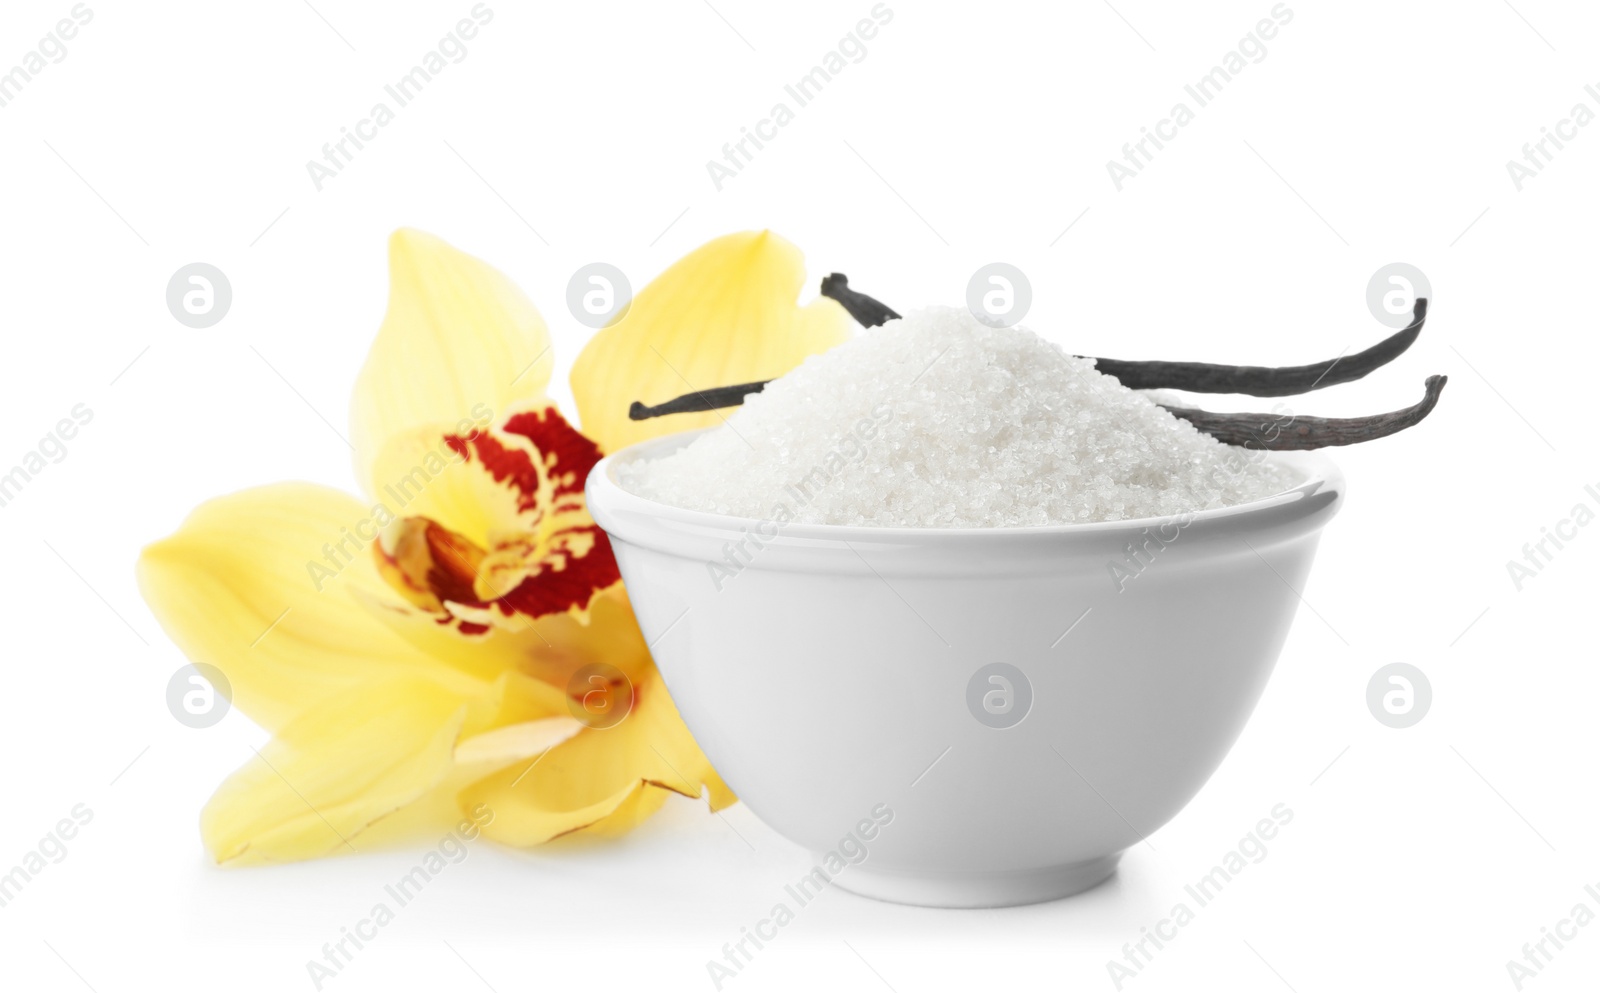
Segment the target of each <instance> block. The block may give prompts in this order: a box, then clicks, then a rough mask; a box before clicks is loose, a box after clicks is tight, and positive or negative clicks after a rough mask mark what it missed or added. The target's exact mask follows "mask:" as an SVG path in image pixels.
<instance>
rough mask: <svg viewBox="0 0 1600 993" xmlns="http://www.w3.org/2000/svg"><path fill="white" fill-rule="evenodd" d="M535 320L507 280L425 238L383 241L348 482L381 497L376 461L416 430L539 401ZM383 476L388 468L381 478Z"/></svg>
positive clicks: (542, 355)
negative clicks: (385, 302)
mask: <svg viewBox="0 0 1600 993" xmlns="http://www.w3.org/2000/svg"><path fill="white" fill-rule="evenodd" d="M553 364H554V362H553V359H552V357H551V355H550V336H549V333H548V332H547V330H546V329H545V324H544V320H543V318H541V317H540V316H539V312H538V311H537V310H535V309H534V307H533V304H531V303H529V302H528V298H527V297H525V296H524V295H523V294H522V291H521V290H519V289H517V287H516V285H515V284H513V283H512V282H511V281H510V280H509V279H507V278H506V277H505V276H504V275H502V274H501V273H500V272H498V271H497V270H495V269H493V268H492V267H490V266H488V265H486V264H485V263H483V262H481V261H479V260H478V259H475V258H473V257H472V256H470V255H467V254H466V253H464V252H461V251H458V250H457V249H455V248H452V247H450V246H449V245H448V244H446V243H445V242H443V241H441V240H440V239H438V238H435V237H433V236H432V235H428V234H424V233H422V232H420V231H411V230H404V229H402V230H400V231H396V232H395V233H394V236H393V237H391V238H390V239H389V310H388V312H387V313H386V314H385V315H384V318H383V327H382V328H380V329H379V331H378V337H377V340H376V341H374V342H373V344H372V351H371V352H370V353H369V354H368V355H367V362H366V365H365V366H363V367H362V370H361V375H360V377H359V378H358V379H357V380H356V388H355V395H354V397H353V398H352V402H351V412H350V420H351V426H350V430H351V432H352V440H353V442H354V444H355V446H356V465H357V475H358V477H359V478H360V480H361V481H362V484H363V485H364V486H366V487H367V492H368V493H369V494H371V495H372V496H374V497H375V498H378V499H381V498H382V497H381V490H382V487H383V485H384V483H386V482H389V481H390V480H387V479H384V478H383V477H382V476H381V475H380V474H379V473H378V472H377V470H376V463H377V462H378V460H379V458H380V456H382V455H383V454H384V448H385V445H386V443H387V442H388V440H389V439H390V438H391V437H393V436H395V435H400V434H404V433H406V432H411V431H414V430H416V429H418V428H423V427H428V426H438V425H452V426H453V425H458V424H461V423H462V422H463V421H465V422H466V423H467V424H468V425H470V424H471V423H473V422H478V423H487V421H488V420H489V419H490V418H491V417H499V416H502V415H504V414H505V413H506V412H507V411H508V410H510V409H511V407H512V406H513V405H514V404H516V403H517V402H518V401H523V400H530V399H537V398H539V397H542V396H543V395H544V390H545V386H546V385H547V384H548V383H549V381H550V370H551V368H552V367H553ZM385 471H387V469H386V470H385Z"/></svg>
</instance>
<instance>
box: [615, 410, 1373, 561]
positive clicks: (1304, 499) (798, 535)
mask: <svg viewBox="0 0 1600 993" xmlns="http://www.w3.org/2000/svg"><path fill="white" fill-rule="evenodd" d="M709 430H712V428H698V429H694V430H689V431H679V432H675V433H673V434H668V435H660V436H657V437H655V438H649V439H646V440H644V441H640V442H635V443H633V444H631V445H627V446H625V447H623V448H620V449H618V450H617V451H615V452H612V453H611V454H609V455H607V456H605V457H604V458H602V459H601V460H600V461H599V462H597V463H596V464H595V466H594V468H593V469H591V470H590V472H589V477H588V480H587V482H586V485H585V498H586V502H587V504H588V506H589V512H590V514H591V515H592V516H594V517H595V518H596V522H597V523H599V524H600V526H601V528H602V529H604V530H606V531H607V532H610V531H612V527H611V526H609V525H608V521H607V520H601V518H602V517H604V518H607V519H612V514H613V513H615V514H617V515H618V516H619V517H634V518H637V517H649V518H654V519H657V520H668V521H672V522H673V523H675V524H678V525H681V526H684V527H686V528H690V529H694V530H699V531H708V532H722V533H738V532H740V531H747V530H757V529H758V527H759V526H760V525H763V524H768V523H772V518H756V517H739V516H735V515H732V514H718V513H714V512H712V511H706V510H692V509H689V508H686V507H678V506H674V505H672V504H669V503H662V502H660V501H658V500H652V499H650V498H649V497H645V496H640V495H639V494H637V493H634V492H632V491H631V490H628V489H626V488H624V487H623V486H622V484H621V483H620V482H618V481H617V478H616V471H617V468H618V466H620V465H622V464H623V463H625V462H631V461H635V460H637V459H639V458H643V457H647V456H651V455H663V454H667V453H668V451H670V450H676V449H677V448H681V447H683V446H684V445H687V444H689V443H690V442H691V441H693V440H694V439H695V438H696V437H698V436H699V435H701V434H703V433H705V432H706V431H709ZM1261 454H1262V455H1263V456H1264V457H1265V458H1268V459H1270V460H1273V461H1277V462H1280V463H1282V464H1285V465H1287V466H1288V467H1289V468H1291V469H1292V470H1294V471H1295V472H1297V473H1299V474H1300V477H1301V479H1300V482H1299V483H1297V484H1295V485H1294V486H1292V487H1290V488H1289V489H1286V490H1283V491H1281V492H1279V493H1275V494H1273V495H1271V496H1268V497H1263V498H1262V499H1260V500H1253V501H1250V502H1249V503H1241V504H1234V505H1232V506H1228V507H1215V508H1211V509H1209V510H1197V511H1193V512H1183V513H1178V514H1166V515H1162V516H1157V517H1136V518H1128V519H1126V520H1120V521H1086V522H1083V523H1074V524H1041V525H1026V526H1021V527H959V528H938V527H897V526H892V525H863V524H799V523H794V524H784V525H781V526H780V527H779V530H778V533H777V534H776V535H773V536H771V537H768V538H767V540H766V542H765V543H767V544H770V543H772V542H773V541H777V542H780V543H782V542H785V539H787V540H789V541H793V542H797V543H808V544H809V543H813V542H818V541H826V542H840V541H843V542H851V541H862V542H890V543H897V544H898V543H901V542H917V543H925V542H929V541H942V540H948V541H952V542H962V541H980V540H993V539H995V538H996V537H1005V538H1020V539H1027V538H1045V537H1059V536H1068V535H1083V536H1092V535H1098V536H1115V535H1119V534H1125V533H1138V532H1141V531H1144V530H1146V529H1148V528H1159V527H1163V526H1165V525H1167V524H1169V523H1170V522H1172V521H1174V520H1176V519H1178V518H1180V517H1185V516H1186V517H1188V518H1189V521H1188V524H1187V525H1186V526H1193V525H1197V524H1198V525H1202V528H1201V530H1207V529H1209V528H1211V527H1218V526H1221V527H1229V526H1240V525H1245V526H1248V525H1250V524H1255V523H1259V524H1261V525H1263V526H1265V525H1268V524H1270V523H1280V522H1282V521H1283V520H1284V519H1285V518H1292V517H1297V516H1301V514H1302V513H1303V514H1304V515H1305V516H1311V515H1314V514H1315V513H1317V512H1318V511H1319V510H1322V509H1323V508H1325V507H1327V506H1328V505H1329V504H1333V503H1338V502H1340V499H1341V498H1342V497H1343V495H1344V492H1345V477H1344V473H1343V472H1341V471H1340V470H1339V467H1338V465H1337V464H1335V463H1334V461H1333V460H1332V459H1330V458H1328V456H1326V455H1325V454H1323V453H1322V452H1321V451H1320V450H1317V451H1305V452H1262V453H1261ZM1313 498H1317V499H1313ZM597 508H598V509H599V513H596V509H597ZM760 533H762V534H765V532H760Z"/></svg>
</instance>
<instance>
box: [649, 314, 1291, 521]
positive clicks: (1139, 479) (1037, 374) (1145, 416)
mask: <svg viewBox="0 0 1600 993" xmlns="http://www.w3.org/2000/svg"><path fill="white" fill-rule="evenodd" d="M717 385H720V384H717ZM724 414H725V417H726V420H725V422H724V423H723V424H721V425H719V426H717V427H715V428H712V429H710V430H708V431H706V432H705V433H704V434H702V435H700V436H699V437H697V438H696V439H695V440H694V441H693V442H691V443H690V444H688V445H686V446H685V447H683V448H681V449H679V450H678V451H676V452H673V453H671V454H669V455H665V456H662V457H659V458H656V459H653V460H636V461H633V462H630V463H624V464H622V465H620V466H619V475H618V479H619V481H620V482H621V484H622V486H623V488H624V489H627V490H629V491H630V492H633V493H636V494H638V495H640V496H643V497H646V498H648V499H651V500H656V501H659V502H661V503H665V504H670V505H672V506H676V507H683V508H687V509H690V510H703V511H710V512H712V513H718V514H730V515H733V516H736V517H748V518H755V519H758V520H760V519H767V520H777V521H779V522H780V523H790V522H793V523H807V524H849V525H873V526H886V527H932V528H958V527H1027V526H1037V525H1050V524H1074V523H1084V522H1090V521H1119V520H1128V519H1132V518H1142V517H1164V516H1171V515H1177V514H1183V513H1187V512H1192V511H1198V510H1206V509H1210V508H1214V507H1226V506H1231V505H1234V504H1240V503H1248V502H1250V501H1253V500H1259V499H1262V498H1265V497H1268V496H1271V495H1273V494H1276V493H1281V492H1283V491H1284V490H1286V489H1289V488H1291V487H1292V486H1294V485H1295V484H1296V483H1297V482H1298V481H1299V474H1298V473H1296V472H1294V471H1293V470H1292V469H1290V468H1288V467H1287V466H1286V465H1284V464H1283V462H1282V461H1281V460H1279V459H1276V458H1273V457H1269V456H1267V455H1266V454H1265V453H1262V452H1256V451H1247V450H1244V449H1240V448H1235V447H1232V446H1229V445H1224V444H1223V443H1222V442H1219V441H1217V440H1216V439H1214V438H1212V437H1211V436H1209V435H1205V434H1201V433H1200V432H1199V431H1197V430H1196V429H1195V428H1194V427H1192V426H1191V425H1190V424H1189V423H1188V422H1187V421H1184V420H1181V419H1179V418H1177V417H1174V416H1173V415H1172V414H1170V413H1168V412H1167V411H1165V410H1163V409H1162V408H1161V407H1159V406H1157V405H1156V402H1155V400H1153V399H1152V398H1151V397H1150V396H1148V395H1146V394H1144V393H1141V392H1139V391H1136V390H1130V389H1127V388H1125V387H1124V386H1122V384H1121V383H1119V382H1117V380H1116V379H1114V378H1112V377H1111V376H1107V375H1104V374H1102V373H1100V372H1098V371H1096V369H1095V366H1094V362H1093V361H1092V360H1089V359H1082V358H1074V357H1072V356H1071V355H1069V354H1067V353H1066V352H1064V351H1063V350H1062V349H1061V348H1060V347H1058V346H1056V345H1054V344H1051V343H1050V342H1048V341H1045V340H1044V339H1043V338H1040V337H1039V336H1038V335H1037V334H1034V333H1033V332H1032V331H1029V330H1027V329H1025V328H1021V327H1012V328H993V327H989V326H987V325H985V324H983V323H981V322H979V321H978V320H977V319H976V318H974V317H973V316H972V315H971V314H970V313H968V312H967V311H966V310H965V309H963V308H956V307H930V308H927V309H924V310H920V311H916V312H913V313H911V314H909V315H907V316H906V317H904V318H903V319H901V320H896V321H891V322H889V323H888V324H885V325H883V326H882V327H879V328H873V329H869V330H867V331H865V332H863V333H862V334H860V335H858V336H857V337H855V338H853V339H851V340H850V341H847V342H845V343H844V344H842V345H839V346H838V347H836V348H834V349H833V350H831V351H829V352H826V353H825V354H822V355H817V356H813V357H812V358H809V359H807V360H806V361H805V363H804V364H802V365H801V366H799V367H798V368H796V369H794V370H793V371H791V372H790V373H789V374H788V375H786V376H783V377H782V378H780V379H777V380H775V381H773V382H771V383H769V384H768V385H767V388H766V390H765V391H764V392H762V393H759V394H756V395H753V396H750V397H747V398H746V399H745V402H744V406H742V407H737V408H732V409H730V410H728V411H725V412H724Z"/></svg>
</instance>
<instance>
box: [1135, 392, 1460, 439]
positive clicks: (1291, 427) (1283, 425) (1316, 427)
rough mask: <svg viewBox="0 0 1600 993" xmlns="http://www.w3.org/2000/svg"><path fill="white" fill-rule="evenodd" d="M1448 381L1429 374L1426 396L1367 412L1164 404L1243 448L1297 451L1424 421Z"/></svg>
mask: <svg viewBox="0 0 1600 993" xmlns="http://www.w3.org/2000/svg"><path fill="white" fill-rule="evenodd" d="M1447 381H1448V379H1447V377H1445V376H1429V377H1428V380H1427V383H1426V385H1425V387H1424V394H1423V397H1422V400H1421V401H1420V402H1418V403H1417V404H1415V405H1413V406H1410V407H1405V408H1402V409H1400V410H1393V411H1390V412H1389V413H1387V414H1369V415H1367V416H1365V417H1301V416H1298V415H1295V414H1284V415H1279V414H1219V413H1216V412H1215V411H1210V410H1196V409H1194V408H1192V407H1169V406H1167V405H1166V404H1162V405H1161V407H1162V409H1163V410H1166V411H1167V412H1169V413H1171V414H1172V415H1173V416H1175V417H1181V418H1183V419H1184V420H1186V421H1188V422H1189V423H1190V424H1193V425H1194V426H1195V427H1196V428H1198V429H1199V430H1200V431H1202V432H1204V433H1205V434H1209V435H1211V436H1212V437H1213V438H1216V439H1217V440H1218V441H1221V442H1224V443H1226V444H1229V445H1238V446H1239V447H1240V448H1259V449H1266V450H1269V451H1275V452H1290V451H1294V452H1298V451H1307V450H1309V449H1313V448H1328V447H1331V446H1334V445H1357V444H1360V443H1361V442H1363V441H1372V440H1374V439H1377V438H1386V437H1388V436H1389V435H1391V434H1395V433H1397V432H1400V431H1404V430H1405V429H1406V428H1409V427H1412V426H1414V425H1416V424H1418V423H1420V422H1421V421H1422V419H1423V418H1424V417H1427V416H1428V414H1430V413H1431V412H1432V411H1433V408H1434V405H1436V404H1437V403H1438V402H1439V394H1440V393H1442V392H1443V391H1444V384H1445V383H1446V382H1447Z"/></svg>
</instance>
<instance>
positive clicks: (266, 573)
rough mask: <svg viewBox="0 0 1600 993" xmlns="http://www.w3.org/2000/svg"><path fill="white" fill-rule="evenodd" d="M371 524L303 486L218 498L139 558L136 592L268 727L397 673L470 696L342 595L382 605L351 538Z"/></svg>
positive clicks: (342, 500) (334, 494)
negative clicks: (425, 676)
mask: <svg viewBox="0 0 1600 993" xmlns="http://www.w3.org/2000/svg"><path fill="white" fill-rule="evenodd" d="M370 516H371V511H370V510H369V509H368V508H366V507H364V506H363V505H362V504H361V503H360V502H359V501H357V500H356V499H355V498H353V497H350V496H347V495H346V494H343V493H340V492H339V491H337V490H333V489H328V488H326V487H322V486H313V485H311V484H309V483H280V484H277V485H274V486H264V487H260V488H257V489H252V490H246V491H244V492H242V493H235V494H233V495H231V496H225V497H220V498H218V499H216V500H212V501H209V502H207V503H205V504H202V505H201V506H200V507H198V508H197V509H196V510H195V511H194V512H193V513H192V514H190V515H189V518H188V520H186V521H184V523H183V526H182V527H180V528H179V529H178V531H177V533H175V534H173V535H172V536H171V537H169V538H166V539H164V540H162V541H158V542H156V543H155V544H153V545H151V546H149V547H148V548H146V549H145V550H144V553H143V554H142V555H141V556H140V558H139V567H138V571H139V588H140V590H141V591H142V592H143V594H144V598H145V600H146V602H148V603H149V605H150V609H151V610H152V611H153V612H154V613H155V615H156V617H157V619H159V620H160V621H161V625H162V627H164V628H165V629H166V631H167V634H168V635H169V636H170V637H171V638H172V640H173V641H174V642H175V643H176V644H177V645H178V647H179V648H180V649H182V650H183V653H184V654H185V655H187V656H188V657H189V658H190V660H191V661H194V662H205V663H209V664H211V665H214V666H216V667H217V668H219V669H221V670H222V671H223V674H224V675H226V676H227V677H228V681H229V682H230V683H231V684H232V687H233V703H234V705H235V706H236V707H238V708H239V709H240V710H241V711H242V712H244V713H245V714H246V715H248V716H249V717H250V718H252V719H253V720H255V721H256V722H257V723H258V724H261V725H262V726H263V727H265V728H267V729H268V730H275V729H277V728H279V727H282V726H284V725H285V724H287V723H288V722H289V721H290V720H291V719H292V718H293V717H294V716H295V715H296V714H298V713H300V712H301V711H303V710H305V709H306V708H307V707H309V706H312V705H313V704H315V703H317V702H318V701H320V700H323V699H325V698H327V697H328V696H330V695H332V694H336V693H338V692H340V691H342V690H344V689H347V688H349V687H353V686H359V685H361V684H363V683H367V682H371V681H374V680H378V679H386V678H390V677H393V676H395V675H396V674H403V673H406V672H408V671H411V672H416V671H431V670H440V671H441V672H445V673H446V674H447V675H448V677H449V678H453V679H456V680H459V681H463V682H460V683H459V685H460V686H461V689H462V690H463V692H465V691H467V690H469V689H470V684H469V683H468V682H465V680H467V677H466V676H465V675H464V674H462V673H460V672H459V671H456V670H447V669H445V667H443V666H441V665H440V664H439V663H438V662H436V661H434V660H433V659H432V658H430V657H429V656H428V655H427V654H426V653H425V652H423V651H422V650H420V649H419V648H417V647H416V646H415V645H413V644H412V643H410V642H408V641H407V640H406V639H405V638H403V637H401V636H400V635H399V634H398V633H397V632H395V631H394V630H393V629H392V628H391V627H390V626H389V625H388V624H385V623H384V622H383V621H381V620H380V619H379V618H378V617H377V616H375V615H374V614H373V613H371V612H369V611H368V610H367V609H366V608H364V607H363V606H362V605H361V604H360V603H359V602H358V601H357V600H356V599H355V598H353V597H352V595H351V594H352V592H356V591H359V592H360V593H361V594H362V596H363V597H364V598H366V599H368V600H371V599H374V598H377V597H380V596H382V597H386V598H388V599H391V600H392V599H393V596H392V594H390V593H389V592H388V588H387V586H386V585H385V584H384V583H383V581H382V580H381V579H380V578H379V577H378V574H377V571H376V569H375V568H374V566H373V559H372V554H371V551H370V549H368V548H367V547H366V545H365V544H363V543H361V542H360V541H359V539H358V537H350V536H352V535H359V533H362V532H367V531H368V528H367V527H366V526H365V525H363V523H362V522H369V523H370ZM370 533H376V532H370ZM341 542H343V547H342V548H340V547H336V546H339V545H340V544H341ZM324 546H328V548H327V549H325V548H324ZM335 567H337V569H336V568H335ZM471 682H472V683H476V682H478V681H476V680H474V681H471Z"/></svg>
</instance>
